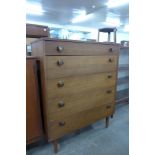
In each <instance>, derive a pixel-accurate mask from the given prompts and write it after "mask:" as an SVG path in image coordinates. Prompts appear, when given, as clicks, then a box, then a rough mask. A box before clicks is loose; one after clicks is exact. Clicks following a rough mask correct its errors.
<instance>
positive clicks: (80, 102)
mask: <svg viewBox="0 0 155 155" xmlns="http://www.w3.org/2000/svg"><path fill="white" fill-rule="evenodd" d="M118 53H119V45H118V44H112V43H109V44H108V43H106V44H103V43H94V42H82V41H67V40H56V39H49V38H46V39H41V40H39V41H36V42H34V43H32V55H33V56H37V57H39V59H40V68H41V82H42V96H43V107H44V119H45V128H46V135H47V138H48V140H49V141H52V142H53V144H54V150H55V152H57V149H58V145H57V144H58V143H57V141H58V139H59V138H60V137H62V136H64V135H65V134H67V133H70V132H73V131H75V130H78V129H80V128H83V127H85V126H87V125H89V124H91V123H94V122H95V121H97V120H100V119H103V118H106V126H108V122H109V116H112V115H113V113H114V110H115V96H116V78H117V68H118Z"/></svg>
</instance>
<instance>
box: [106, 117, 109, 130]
mask: <svg viewBox="0 0 155 155" xmlns="http://www.w3.org/2000/svg"><path fill="white" fill-rule="evenodd" d="M108 126H109V117H106V128H108Z"/></svg>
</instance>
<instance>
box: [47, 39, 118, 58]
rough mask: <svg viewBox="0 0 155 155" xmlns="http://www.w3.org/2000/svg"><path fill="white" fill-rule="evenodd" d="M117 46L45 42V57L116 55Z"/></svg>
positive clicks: (75, 42) (76, 42)
mask: <svg viewBox="0 0 155 155" xmlns="http://www.w3.org/2000/svg"><path fill="white" fill-rule="evenodd" d="M118 51H119V46H118V45H112V44H109V45H108V44H107V45H105V44H101V43H92V42H91V43H89V42H87V43H86V42H78V41H74V42H68V41H60V40H59V41H56V40H55V41H54V40H53V41H46V42H45V54H46V55H103V54H118Z"/></svg>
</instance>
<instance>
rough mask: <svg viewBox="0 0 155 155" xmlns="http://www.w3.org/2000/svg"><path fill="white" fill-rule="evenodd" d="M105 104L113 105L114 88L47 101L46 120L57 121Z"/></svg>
mask: <svg viewBox="0 0 155 155" xmlns="http://www.w3.org/2000/svg"><path fill="white" fill-rule="evenodd" d="M107 103H115V87H111V88H106V89H98V90H91V91H88V92H84V93H83V92H82V93H77V94H73V95H71V96H64V97H58V98H53V99H52V100H49V101H48V118H49V119H52V120H57V119H60V118H63V117H65V116H67V115H71V114H75V113H79V112H81V111H85V110H88V109H93V108H95V107H99V106H101V105H105V104H107Z"/></svg>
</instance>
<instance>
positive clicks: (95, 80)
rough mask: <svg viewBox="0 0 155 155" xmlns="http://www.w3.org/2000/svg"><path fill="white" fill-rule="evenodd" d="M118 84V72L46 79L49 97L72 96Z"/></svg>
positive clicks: (49, 98)
mask: <svg viewBox="0 0 155 155" xmlns="http://www.w3.org/2000/svg"><path fill="white" fill-rule="evenodd" d="M115 84H116V72H108V73H99V74H92V75H84V76H75V77H66V78H59V79H53V80H47V81H46V92H47V99H48V100H51V99H53V98H60V99H61V98H65V97H66V96H67V97H71V96H72V95H77V94H81V93H83V94H86V93H88V92H91V91H93V92H94V91H96V90H101V89H103V88H107V87H113V86H115Z"/></svg>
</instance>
